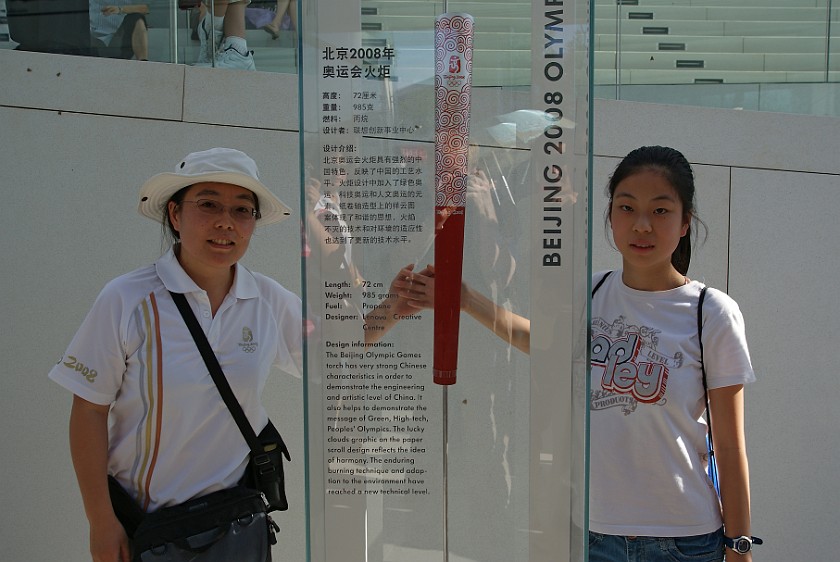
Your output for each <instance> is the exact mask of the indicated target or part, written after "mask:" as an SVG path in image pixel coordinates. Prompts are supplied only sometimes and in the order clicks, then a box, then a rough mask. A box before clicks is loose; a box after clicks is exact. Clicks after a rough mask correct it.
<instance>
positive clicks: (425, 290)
mask: <svg viewBox="0 0 840 562" xmlns="http://www.w3.org/2000/svg"><path fill="white" fill-rule="evenodd" d="M389 293H390V294H391V295H396V296H397V298H396V299H395V300H394V301H392V303H391V308H392V310H393V313H394V314H408V313H411V312H414V311H417V310H421V309H424V308H434V306H435V269H434V266H431V265H427V266H426V267H425V268H423V269H422V270H420V271H419V272H417V273H415V272H414V265H413V264H412V265H407V266H405V267H404V268H402V269H401V270H400V272H399V273H397V275H396V277H394V279H393V281H391V287H390V289H389Z"/></svg>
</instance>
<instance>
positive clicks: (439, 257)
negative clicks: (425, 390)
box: [432, 207, 464, 384]
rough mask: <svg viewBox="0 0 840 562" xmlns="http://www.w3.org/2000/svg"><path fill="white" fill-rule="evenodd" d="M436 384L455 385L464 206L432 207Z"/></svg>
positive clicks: (462, 258)
mask: <svg viewBox="0 0 840 562" xmlns="http://www.w3.org/2000/svg"><path fill="white" fill-rule="evenodd" d="M435 226H436V228H437V232H436V234H435V338H434V345H435V348H434V349H435V359H434V365H433V370H432V371H433V375H434V382H435V383H436V384H455V374H456V371H457V369H458V326H459V322H460V319H461V267H462V265H463V262H464V208H463V207H455V208H444V207H436V208H435Z"/></svg>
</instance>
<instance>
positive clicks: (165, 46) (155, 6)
mask: <svg viewBox="0 0 840 562" xmlns="http://www.w3.org/2000/svg"><path fill="white" fill-rule="evenodd" d="M297 6H298V4H297V0H266V1H261V0H256V1H254V2H251V3H250V4H247V5H246V2H244V1H239V2H228V1H226V0H217V1H216V2H214V3H212V6H211V5H210V3H209V2H206V1H202V0H177V1H176V0H137V1H135V0H90V2H88V1H87V0H82V1H80V0H0V16H3V17H0V48H6V49H16V50H20V51H33V52H43V53H56V54H70V55H84V56H94V57H106V58H117V59H127V60H137V61H145V60H150V61H157V62H175V63H181V64H190V65H193V66H207V67H217V68H228V69H240V70H255V69H259V70H263V71H267V72H285V73H294V72H296V69H297V55H296V53H297Z"/></svg>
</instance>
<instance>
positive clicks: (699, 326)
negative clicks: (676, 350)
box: [697, 286, 715, 465]
mask: <svg viewBox="0 0 840 562" xmlns="http://www.w3.org/2000/svg"><path fill="white" fill-rule="evenodd" d="M706 289H708V287H705V286H704V287H703V288H702V289H700V300H699V301H698V302H697V337H698V339H699V340H700V373H701V374H702V375H703V395H704V396H705V398H706V427H707V428H708V434H709V465H711V464H712V462H713V461H714V456H715V446H714V443H713V442H712V416H711V413H710V412H709V384H708V382H707V381H706V364H705V362H704V361H703V301H704V300H706Z"/></svg>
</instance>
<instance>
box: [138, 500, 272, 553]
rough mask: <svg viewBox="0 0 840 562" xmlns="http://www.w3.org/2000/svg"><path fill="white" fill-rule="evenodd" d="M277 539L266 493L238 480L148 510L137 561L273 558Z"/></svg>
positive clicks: (140, 533) (141, 528)
mask: <svg viewBox="0 0 840 562" xmlns="http://www.w3.org/2000/svg"><path fill="white" fill-rule="evenodd" d="M274 542H275V540H274V523H273V522H272V521H271V519H270V518H269V516H268V513H267V512H266V504H265V501H264V499H263V496H262V494H261V493H260V492H258V491H256V490H251V489H249V488H245V487H244V486H237V487H235V488H229V489H227V490H220V491H218V492H214V493H212V494H208V495H206V496H203V497H200V498H196V499H193V500H190V501H188V502H185V503H182V504H178V505H175V506H172V507H165V508H163V509H159V510H158V511H155V512H154V513H150V514H148V515H146V517H144V518H143V521H142V522H141V523H140V525H139V526H138V527H137V530H136V531H135V533H134V537H133V542H132V562H230V561H231V560H239V561H248V562H267V561H269V560H271V545H272V544H274Z"/></svg>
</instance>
